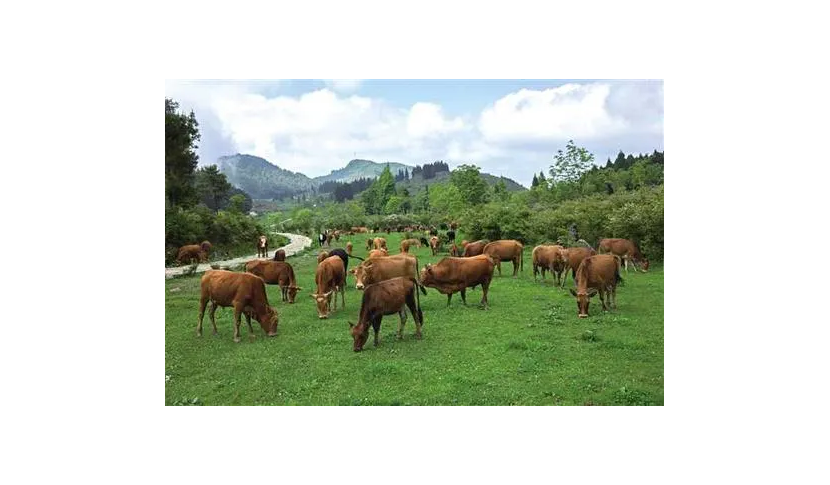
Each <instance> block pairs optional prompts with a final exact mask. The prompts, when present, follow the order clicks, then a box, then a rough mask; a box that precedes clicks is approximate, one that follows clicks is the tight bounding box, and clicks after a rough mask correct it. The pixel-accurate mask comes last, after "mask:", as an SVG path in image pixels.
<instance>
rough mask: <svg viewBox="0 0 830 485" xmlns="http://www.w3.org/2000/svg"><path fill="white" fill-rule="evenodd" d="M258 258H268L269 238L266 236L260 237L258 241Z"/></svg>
mask: <svg viewBox="0 0 830 485" xmlns="http://www.w3.org/2000/svg"><path fill="white" fill-rule="evenodd" d="M256 256H257V257H258V258H267V257H268V238H267V237H266V236H259V239H257V243H256Z"/></svg>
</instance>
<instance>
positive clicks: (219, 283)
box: [196, 270, 279, 342]
mask: <svg viewBox="0 0 830 485" xmlns="http://www.w3.org/2000/svg"><path fill="white" fill-rule="evenodd" d="M201 290H202V295H201V299H200V300H199V324H198V325H197V326H196V335H197V336H199V337H201V336H202V321H203V320H204V316H205V307H206V306H207V304H208V301H210V323H211V324H213V335H216V334H217V333H218V332H217V331H216V308H217V307H220V306H221V307H233V341H234V342H239V341H240V340H241V339H240V338H239V326H240V325H241V322H240V316H241V315H242V314H243V313H244V314H245V320H246V321H247V323H248V332H249V335H250V336H251V337H253V336H254V329H253V327H252V326H251V316H252V315H253V317H254V318H255V319H256V321H258V322H259V324H260V326H262V331H263V332H267V334H268V336H269V337H273V336H274V335H276V334H277V325H279V316H278V315H277V312H276V310H274V309H273V308H271V306H270V305H269V304H268V294H267V293H266V292H265V282H264V281H263V280H262V278H259V277H257V276H254V275H252V274H248V273H234V272H232V271H224V270H208V271H205V274H204V275H203V276H202V281H201Z"/></svg>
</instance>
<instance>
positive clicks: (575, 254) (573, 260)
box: [566, 246, 597, 271]
mask: <svg viewBox="0 0 830 485" xmlns="http://www.w3.org/2000/svg"><path fill="white" fill-rule="evenodd" d="M566 252H567V261H566V263H567V264H568V266H569V267H571V268H573V270H574V271H576V270H577V269H578V268H579V265H580V264H581V263H582V260H584V259H585V258H587V257H590V256H593V255H595V254H597V252H596V251H594V250H593V249H592V248H584V247H581V246H577V247H573V248H568V249H567V250H566Z"/></svg>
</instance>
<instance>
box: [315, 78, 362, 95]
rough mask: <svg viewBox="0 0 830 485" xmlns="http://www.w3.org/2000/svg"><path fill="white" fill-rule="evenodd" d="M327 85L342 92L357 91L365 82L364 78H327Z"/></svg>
mask: <svg viewBox="0 0 830 485" xmlns="http://www.w3.org/2000/svg"><path fill="white" fill-rule="evenodd" d="M324 82H325V83H326V86H327V87H329V88H331V89H333V90H334V91H337V92H340V93H351V92H353V91H357V89H358V88H360V85H361V84H362V83H363V80H362V79H326V80H325V81H324Z"/></svg>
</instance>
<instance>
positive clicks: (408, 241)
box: [401, 239, 421, 253]
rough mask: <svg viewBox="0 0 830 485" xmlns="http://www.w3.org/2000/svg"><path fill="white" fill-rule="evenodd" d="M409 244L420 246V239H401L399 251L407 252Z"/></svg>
mask: <svg viewBox="0 0 830 485" xmlns="http://www.w3.org/2000/svg"><path fill="white" fill-rule="evenodd" d="M411 246H416V247H421V241H419V240H417V239H404V240H403V241H401V252H402V253H408V252H409V248H410V247H411Z"/></svg>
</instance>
